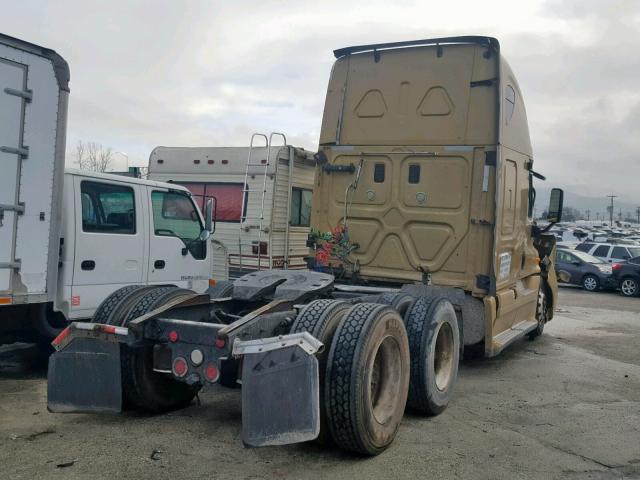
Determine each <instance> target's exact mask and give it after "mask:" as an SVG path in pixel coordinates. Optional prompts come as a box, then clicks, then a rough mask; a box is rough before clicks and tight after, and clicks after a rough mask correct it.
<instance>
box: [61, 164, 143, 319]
mask: <svg viewBox="0 0 640 480" xmlns="http://www.w3.org/2000/svg"><path fill="white" fill-rule="evenodd" d="M140 192H144V189H140V188H139V187H137V186H133V185H130V184H127V183H124V182H123V183H119V182H109V181H105V180H102V179H98V178H91V177H88V178H85V177H79V176H74V195H75V204H76V209H75V211H76V213H75V215H76V222H75V223H76V225H75V229H76V248H75V260H74V265H73V286H72V288H71V292H72V296H71V299H70V303H71V314H70V316H71V318H85V317H89V316H91V315H93V312H94V310H95V309H96V308H97V307H98V305H99V304H100V302H102V300H104V299H105V298H106V297H107V296H108V295H109V294H110V293H111V292H113V291H115V290H116V289H118V288H120V287H121V286H123V285H127V284H133V283H142V282H143V281H144V278H143V270H144V268H145V267H146V265H145V257H144V247H145V241H144V239H145V237H146V226H145V222H144V210H143V207H142V199H141V198H140V197H141V195H140Z"/></svg>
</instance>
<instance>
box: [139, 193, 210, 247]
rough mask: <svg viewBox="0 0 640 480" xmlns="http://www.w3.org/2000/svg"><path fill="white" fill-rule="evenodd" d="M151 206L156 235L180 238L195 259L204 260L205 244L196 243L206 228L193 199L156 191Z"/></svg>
mask: <svg viewBox="0 0 640 480" xmlns="http://www.w3.org/2000/svg"><path fill="white" fill-rule="evenodd" d="M151 204H152V207H153V229H154V233H155V234H156V235H157V236H160V237H178V238H179V239H180V240H182V241H183V242H184V244H185V246H188V247H189V250H190V251H191V254H192V255H193V256H194V258H198V259H202V258H204V256H205V254H206V249H205V248H203V245H202V244H203V243H204V242H195V240H196V239H197V238H198V237H199V236H200V232H201V231H202V229H203V228H204V226H203V225H202V223H201V222H200V217H199V216H198V211H197V210H196V206H195V204H194V203H193V201H192V200H191V197H190V196H189V195H188V194H186V193H177V192H160V191H154V192H151Z"/></svg>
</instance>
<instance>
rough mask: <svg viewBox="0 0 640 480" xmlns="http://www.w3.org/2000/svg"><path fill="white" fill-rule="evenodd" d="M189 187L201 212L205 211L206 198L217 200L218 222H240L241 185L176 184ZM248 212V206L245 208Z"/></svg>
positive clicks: (210, 183) (217, 183) (214, 183)
mask: <svg viewBox="0 0 640 480" xmlns="http://www.w3.org/2000/svg"><path fill="white" fill-rule="evenodd" d="M175 183H177V184H179V185H182V186H184V187H187V188H188V189H189V191H190V192H191V193H192V194H193V199H194V200H195V202H196V203H197V204H198V207H199V208H200V211H204V206H205V204H206V203H207V202H206V200H205V199H206V198H215V199H216V212H215V214H216V221H217V222H239V221H240V210H242V193H243V192H242V191H243V190H244V188H242V184H241V183H221V182H175ZM245 210H246V206H245Z"/></svg>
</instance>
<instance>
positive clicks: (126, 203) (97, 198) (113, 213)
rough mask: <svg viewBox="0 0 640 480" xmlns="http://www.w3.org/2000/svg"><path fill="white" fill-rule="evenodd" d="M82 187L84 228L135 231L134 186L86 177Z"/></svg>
mask: <svg viewBox="0 0 640 480" xmlns="http://www.w3.org/2000/svg"><path fill="white" fill-rule="evenodd" d="M80 190H81V193H80V194H81V197H80V198H81V199H82V231H83V232H90V233H119V234H127V235H133V234H135V233H136V208H135V201H134V197H133V189H132V188H130V187H124V186H121V185H114V184H110V183H99V182H89V181H84V180H83V181H82V182H81V183H80Z"/></svg>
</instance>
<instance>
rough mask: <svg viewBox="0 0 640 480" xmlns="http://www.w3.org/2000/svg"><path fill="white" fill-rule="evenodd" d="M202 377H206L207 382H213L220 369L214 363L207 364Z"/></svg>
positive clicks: (216, 379)
mask: <svg viewBox="0 0 640 480" xmlns="http://www.w3.org/2000/svg"><path fill="white" fill-rule="evenodd" d="M204 378H206V379H207V382H211V383H215V382H217V381H218V378H220V370H219V369H218V366H217V365H216V364H215V363H213V362H212V363H209V364H207V367H206V368H205V369H204Z"/></svg>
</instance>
